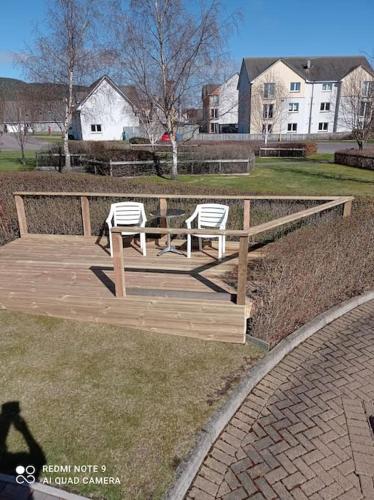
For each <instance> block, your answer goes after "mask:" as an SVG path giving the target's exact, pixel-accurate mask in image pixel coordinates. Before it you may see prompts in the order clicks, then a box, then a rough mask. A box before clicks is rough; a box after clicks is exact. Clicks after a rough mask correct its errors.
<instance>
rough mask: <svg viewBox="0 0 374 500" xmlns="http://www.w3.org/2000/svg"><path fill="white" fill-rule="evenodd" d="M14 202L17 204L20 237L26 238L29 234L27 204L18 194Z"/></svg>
mask: <svg viewBox="0 0 374 500" xmlns="http://www.w3.org/2000/svg"><path fill="white" fill-rule="evenodd" d="M14 201H15V203H16V209H17V217H18V227H19V234H20V236H21V237H22V236H25V234H27V233H28V229H27V221H26V212H25V204H24V201H23V198H22V196H21V195H19V194H16V195H15V196H14Z"/></svg>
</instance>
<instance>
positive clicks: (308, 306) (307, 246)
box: [229, 202, 374, 345]
mask: <svg viewBox="0 0 374 500" xmlns="http://www.w3.org/2000/svg"><path fill="white" fill-rule="evenodd" d="M248 275H249V281H248V295H249V296H250V297H251V298H252V299H253V300H254V316H253V320H252V327H251V329H252V332H251V333H252V335H254V336H255V337H258V338H262V339H264V340H266V341H268V342H269V343H270V344H271V345H274V344H276V343H277V342H278V341H279V340H281V339H282V338H284V337H285V336H287V335H289V334H290V333H292V332H293V331H294V330H295V329H296V328H298V327H300V326H301V325H303V324H305V323H306V322H308V321H310V320H311V319H313V318H314V317H315V316H317V315H318V314H320V313H322V312H324V311H325V310H327V309H328V308H330V307H332V306H334V305H336V304H338V303H340V302H342V301H343V300H345V299H348V298H350V297H353V296H355V295H358V294H361V293H363V292H364V291H365V290H367V289H372V288H373V286H374V203H373V202H362V203H357V204H355V206H354V209H353V212H352V216H351V217H350V218H346V219H343V218H339V219H335V220H334V221H327V222H324V223H323V222H322V223H321V222H320V223H319V224H318V225H313V226H311V225H309V226H304V227H303V228H301V229H299V230H297V231H295V232H293V233H292V234H289V235H287V236H286V237H284V238H282V239H281V240H279V241H276V242H275V243H272V244H270V245H268V246H267V247H266V252H265V255H264V257H263V258H262V259H260V260H258V261H254V262H252V263H251V264H250V265H249V269H248ZM229 282H230V283H232V282H233V277H232V276H230V277H229Z"/></svg>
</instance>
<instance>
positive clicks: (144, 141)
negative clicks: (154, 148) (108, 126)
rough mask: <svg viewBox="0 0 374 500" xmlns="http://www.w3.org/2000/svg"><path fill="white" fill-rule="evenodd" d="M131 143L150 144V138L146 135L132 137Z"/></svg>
mask: <svg viewBox="0 0 374 500" xmlns="http://www.w3.org/2000/svg"><path fill="white" fill-rule="evenodd" d="M129 143H130V144H150V142H149V139H147V138H146V137H131V138H130V139H129Z"/></svg>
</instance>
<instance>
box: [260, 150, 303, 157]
mask: <svg viewBox="0 0 374 500" xmlns="http://www.w3.org/2000/svg"><path fill="white" fill-rule="evenodd" d="M259 151H260V153H259V156H260V157H262V158H265V157H266V158H304V157H305V148H260V150H259Z"/></svg>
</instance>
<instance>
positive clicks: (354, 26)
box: [0, 0, 374, 78]
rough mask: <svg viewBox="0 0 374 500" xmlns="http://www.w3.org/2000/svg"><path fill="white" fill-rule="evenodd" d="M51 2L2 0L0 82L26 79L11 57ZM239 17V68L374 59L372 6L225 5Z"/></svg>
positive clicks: (304, 2)
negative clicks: (245, 61) (254, 59)
mask: <svg viewBox="0 0 374 500" xmlns="http://www.w3.org/2000/svg"><path fill="white" fill-rule="evenodd" d="M48 1H50V0H18V1H17V2H15V1H12V0H0V76H3V77H11V78H23V75H22V72H21V70H20V69H19V68H17V67H16V66H15V65H14V63H13V61H12V59H13V54H14V53H16V52H20V51H22V50H23V48H24V47H25V45H27V44H30V43H31V41H32V38H33V34H34V33H35V28H36V26H37V25H39V28H41V29H42V23H43V19H44V17H45V12H46V6H47V2H48ZM222 4H223V7H224V10H225V11H226V12H227V13H229V12H232V11H233V10H235V11H236V10H237V11H238V12H240V15H239V16H238V18H239V24H238V28H237V30H236V31H235V33H234V34H233V35H232V37H231V39H230V40H229V41H228V52H229V54H230V56H231V58H232V59H233V60H234V61H235V62H237V65H238V70H239V69H240V61H241V59H242V58H243V57H250V56H292V55H308V56H316V55H366V56H372V57H374V28H373V25H374V23H373V21H374V0H354V1H352V0H222Z"/></svg>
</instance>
